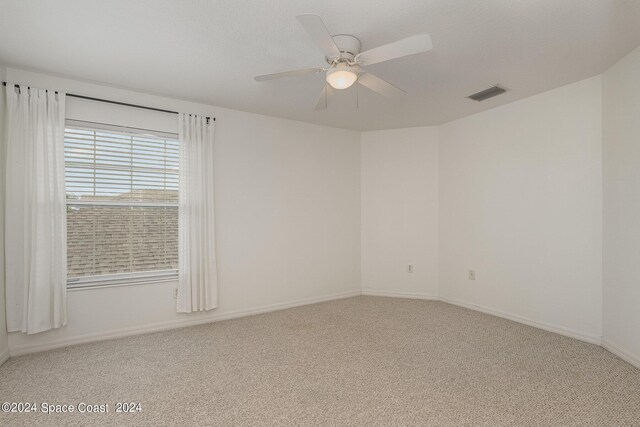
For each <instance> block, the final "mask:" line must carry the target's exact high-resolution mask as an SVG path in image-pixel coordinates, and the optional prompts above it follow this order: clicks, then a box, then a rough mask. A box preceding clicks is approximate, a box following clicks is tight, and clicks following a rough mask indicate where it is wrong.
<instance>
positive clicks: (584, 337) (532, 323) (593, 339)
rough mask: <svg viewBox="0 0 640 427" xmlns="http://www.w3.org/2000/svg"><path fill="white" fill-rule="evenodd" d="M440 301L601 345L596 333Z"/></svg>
mask: <svg viewBox="0 0 640 427" xmlns="http://www.w3.org/2000/svg"><path fill="white" fill-rule="evenodd" d="M438 299H439V300H440V301H442V302H446V303H448V304H453V305H457V306H459V307H463V308H468V309H470V310H475V311H480V312H482V313H486V314H491V315H492V316H497V317H502V318H503V319H507V320H513V321H514V322H518V323H522V324H524V325H528V326H533V327H534V328H538V329H543V330H545V331H549V332H554V333H556V334H560V335H564V336H566V337H569V338H575V339H577V340H580V341H584V342H588V343H590V344H595V345H601V344H602V337H601V336H598V335H591V334H585V333H582V332H578V331H575V330H573V329H569V328H565V327H563V326H556V325H551V324H549V323H544V322H539V321H535V320H530V319H527V318H525V317H522V316H518V315H516V314H511V313H507V312H504V311H501V310H495V309H493V308H489V307H484V306H481V305H478V304H472V303H468V302H465V301H460V300H456V299H452V298H447V297H438Z"/></svg>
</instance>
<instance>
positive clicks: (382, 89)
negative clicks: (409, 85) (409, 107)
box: [358, 73, 407, 98]
mask: <svg viewBox="0 0 640 427" xmlns="http://www.w3.org/2000/svg"><path fill="white" fill-rule="evenodd" d="M358 83H360V84H361V85H362V86H365V87H367V88H369V89H371V90H372V91H374V92H378V93H379V94H380V95H384V96H386V97H389V98H393V97H396V96H402V95H406V94H407V92H405V91H403V90H402V89H400V88H397V87H395V86H394V85H392V84H391V83H389V82H387V81H385V80H382V79H381V78H380V77H376V76H374V75H373V74H371V73H360V74H359V75H358Z"/></svg>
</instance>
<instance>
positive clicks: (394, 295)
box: [362, 289, 438, 300]
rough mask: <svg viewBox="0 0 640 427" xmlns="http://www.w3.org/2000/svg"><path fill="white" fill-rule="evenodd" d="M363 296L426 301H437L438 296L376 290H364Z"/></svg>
mask: <svg viewBox="0 0 640 427" xmlns="http://www.w3.org/2000/svg"><path fill="white" fill-rule="evenodd" d="M362 295H369V296H374V297H390V298H409V299H425V300H437V299H438V296H437V295H432V294H424V293H416V292H396V291H379V290H376V289H363V290H362Z"/></svg>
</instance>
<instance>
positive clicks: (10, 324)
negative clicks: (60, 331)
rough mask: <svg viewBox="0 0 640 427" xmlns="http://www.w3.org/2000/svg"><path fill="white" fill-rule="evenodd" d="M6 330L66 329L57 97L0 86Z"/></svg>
mask: <svg viewBox="0 0 640 427" xmlns="http://www.w3.org/2000/svg"><path fill="white" fill-rule="evenodd" d="M6 95H7V96H6V99H7V117H6V118H7V134H6V138H7V157H6V159H7V164H6V180H5V187H6V193H5V194H6V196H5V253H6V255H5V259H6V302H7V329H8V330H9V332H15V331H22V332H25V333H27V334H33V333H36V332H42V331H46V330H48V329H52V328H59V327H61V326H64V325H65V324H66V323H67V309H66V298H67V294H66V287H67V223H66V206H65V188H64V116H65V94H64V93H57V94H56V93H55V92H53V91H48V90H43V89H34V88H31V89H29V88H27V87H25V86H21V87H20V88H19V89H16V88H14V85H13V84H11V83H7V86H6Z"/></svg>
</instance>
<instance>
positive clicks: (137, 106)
mask: <svg viewBox="0 0 640 427" xmlns="http://www.w3.org/2000/svg"><path fill="white" fill-rule="evenodd" d="M6 85H7V82H2V86H6ZM15 87H17V88H18V87H20V85H15ZM27 88H28V89H31V88H30V87H28V86H27ZM56 93H58V92H57V91H56ZM66 95H67V96H71V97H73V98H80V99H88V100H89V101H98V102H106V103H107V104H115V105H123V106H125V107H134V108H142V109H143V110H151V111H159V112H161V113H169V114H180V113H179V112H177V111H171V110H163V109H162V108H155V107H146V106H144V105H138V104H129V103H127V102H120V101H112V100H110V99H102V98H94V97H92V96H84V95H76V94H74V93H67V94H66ZM206 119H207V120H212V119H213V121H214V122H215V121H216V118H215V117H213V118H212V117H207V118H206Z"/></svg>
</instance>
